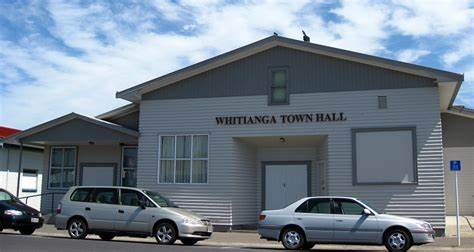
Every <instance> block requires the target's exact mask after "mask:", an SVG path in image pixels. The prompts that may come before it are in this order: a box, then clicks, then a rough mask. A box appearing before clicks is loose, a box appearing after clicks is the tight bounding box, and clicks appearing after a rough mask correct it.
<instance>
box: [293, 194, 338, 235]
mask: <svg viewBox="0 0 474 252" xmlns="http://www.w3.org/2000/svg"><path fill="white" fill-rule="evenodd" d="M295 218H296V221H297V223H298V224H299V225H300V226H302V227H304V229H305V233H306V238H307V239H308V241H315V242H320V241H332V239H333V236H334V230H333V229H334V216H333V214H332V213H331V200H330V199H329V198H313V199H309V200H307V201H305V202H304V203H303V204H301V205H300V206H299V207H298V208H296V210H295Z"/></svg>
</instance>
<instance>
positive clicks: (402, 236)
mask: <svg viewBox="0 0 474 252" xmlns="http://www.w3.org/2000/svg"><path fill="white" fill-rule="evenodd" d="M384 245H385V247H386V248H387V250H388V251H390V252H402V251H408V250H409V249H410V247H411V245H412V241H411V237H410V235H409V234H408V233H407V232H406V231H405V230H403V229H393V230H390V231H389V232H388V233H387V234H386V235H385V237H384Z"/></svg>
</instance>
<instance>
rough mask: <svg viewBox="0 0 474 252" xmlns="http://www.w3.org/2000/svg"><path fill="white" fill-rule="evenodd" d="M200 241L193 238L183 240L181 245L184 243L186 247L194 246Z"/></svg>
mask: <svg viewBox="0 0 474 252" xmlns="http://www.w3.org/2000/svg"><path fill="white" fill-rule="evenodd" d="M198 241H199V240H198V239H192V238H182V239H181V243H183V245H186V246H191V245H194V244H196V243H197V242H198Z"/></svg>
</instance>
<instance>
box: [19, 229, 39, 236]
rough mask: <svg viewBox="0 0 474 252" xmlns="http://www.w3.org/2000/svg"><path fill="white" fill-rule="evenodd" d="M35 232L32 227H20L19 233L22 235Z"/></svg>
mask: <svg viewBox="0 0 474 252" xmlns="http://www.w3.org/2000/svg"><path fill="white" fill-rule="evenodd" d="M33 232H35V229H34V228H20V234H22V235H31V234H33Z"/></svg>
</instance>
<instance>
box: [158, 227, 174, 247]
mask: <svg viewBox="0 0 474 252" xmlns="http://www.w3.org/2000/svg"><path fill="white" fill-rule="evenodd" d="M177 238H178V231H177V230H176V228H175V227H174V226H173V225H172V224H171V223H169V222H162V223H160V224H158V225H157V226H156V228H155V239H156V241H157V242H158V244H165V245H171V244H173V243H174V242H175V241H176V239H177Z"/></svg>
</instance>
